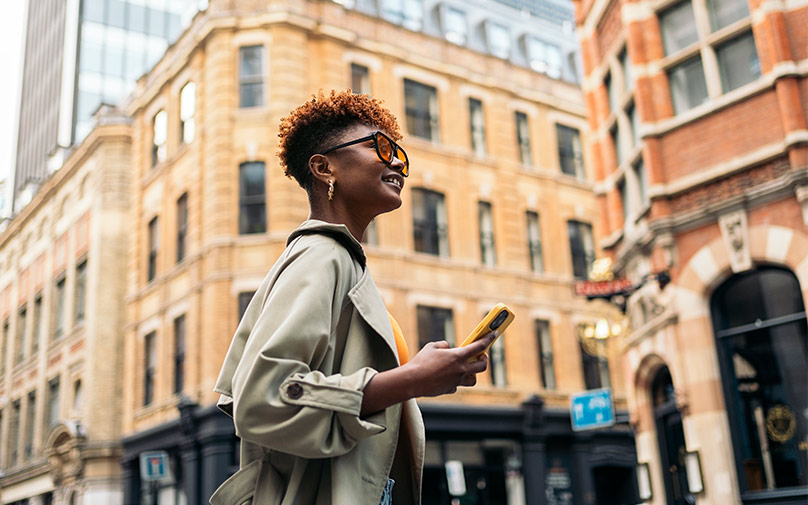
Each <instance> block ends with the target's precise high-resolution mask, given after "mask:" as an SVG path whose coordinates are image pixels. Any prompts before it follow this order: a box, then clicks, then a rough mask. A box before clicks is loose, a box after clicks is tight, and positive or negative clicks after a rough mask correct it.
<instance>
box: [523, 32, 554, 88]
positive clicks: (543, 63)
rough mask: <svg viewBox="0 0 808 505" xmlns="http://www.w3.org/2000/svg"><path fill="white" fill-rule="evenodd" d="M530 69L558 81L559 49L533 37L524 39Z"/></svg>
mask: <svg viewBox="0 0 808 505" xmlns="http://www.w3.org/2000/svg"><path fill="white" fill-rule="evenodd" d="M525 45H526V53H527V59H528V62H529V65H530V68H532V69H533V70H535V71H536V72H541V73H543V74H547V75H548V76H550V77H552V78H554V79H558V78H559V77H561V48H560V47H558V46H557V45H555V44H550V43H547V42H544V41H542V40H539V39H537V38H534V37H525Z"/></svg>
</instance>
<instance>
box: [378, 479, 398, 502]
mask: <svg viewBox="0 0 808 505" xmlns="http://www.w3.org/2000/svg"><path fill="white" fill-rule="evenodd" d="M395 483H396V481H394V480H393V479H387V485H386V486H384V492H383V493H382V501H380V502H379V505H393V484H395Z"/></svg>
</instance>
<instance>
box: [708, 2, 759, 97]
mask: <svg viewBox="0 0 808 505" xmlns="http://www.w3.org/2000/svg"><path fill="white" fill-rule="evenodd" d="M743 3H744V5H746V2H743ZM715 55H716V57H718V69H719V72H720V73H721V86H722V89H723V90H724V93H726V92H728V91H732V90H733V89H735V88H739V87H741V86H743V85H744V84H747V83H750V82H752V81H754V80H756V79H757V78H758V77H760V61H758V57H757V50H756V49H755V39H754V37H752V32H746V33H745V34H743V35H741V36H740V37H737V38H734V39H732V40H730V41H727V42H724V43H723V44H721V45H719V46H716V48H715Z"/></svg>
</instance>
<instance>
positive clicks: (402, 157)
mask: <svg viewBox="0 0 808 505" xmlns="http://www.w3.org/2000/svg"><path fill="white" fill-rule="evenodd" d="M396 158H398V159H400V160H401V161H402V162H403V163H404V169H403V170H401V175H403V176H404V177H407V176H408V175H410V160H409V159H407V153H405V152H404V149H401V148H398V149H397V150H396Z"/></svg>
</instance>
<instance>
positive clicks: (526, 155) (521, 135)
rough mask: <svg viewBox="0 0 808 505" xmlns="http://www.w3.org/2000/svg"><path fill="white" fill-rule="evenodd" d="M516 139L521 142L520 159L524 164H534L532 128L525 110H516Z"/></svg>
mask: <svg viewBox="0 0 808 505" xmlns="http://www.w3.org/2000/svg"><path fill="white" fill-rule="evenodd" d="M516 141H517V143H518V144H519V161H521V162H522V164H523V165H527V166H530V165H532V164H533V157H532V155H531V154H530V128H529V126H528V123H527V116H526V115H525V113H524V112H516Z"/></svg>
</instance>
